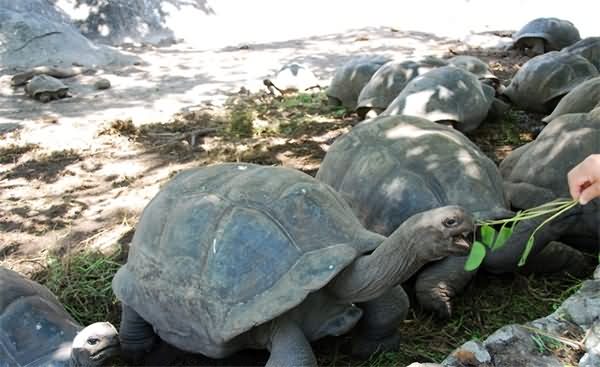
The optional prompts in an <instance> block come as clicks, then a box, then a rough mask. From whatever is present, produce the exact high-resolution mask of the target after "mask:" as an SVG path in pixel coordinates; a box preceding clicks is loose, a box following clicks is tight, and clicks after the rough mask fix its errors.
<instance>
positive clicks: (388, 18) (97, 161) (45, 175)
mask: <svg viewBox="0 0 600 367" xmlns="http://www.w3.org/2000/svg"><path fill="white" fill-rule="evenodd" d="M248 3H249V2H235V3H234V2H232V1H223V2H220V3H219V5H218V6H217V5H216V4H214V5H213V4H210V5H212V11H213V13H212V14H208V15H205V16H204V17H202V18H199V19H196V20H195V24H196V25H197V27H196V28H197V29H196V33H195V35H196V37H190V39H191V40H192V41H193V42H187V43H180V44H175V45H173V46H170V47H160V48H155V47H151V46H144V45H131V46H128V47H127V48H125V49H123V52H127V53H131V54H134V55H136V56H138V57H139V59H140V62H139V63H137V65H130V66H127V67H122V68H111V67H106V68H95V69H92V70H89V71H88V72H86V73H84V74H82V75H79V76H76V77H73V78H69V79H65V80H64V82H65V84H67V85H68V86H69V87H70V93H71V97H70V98H66V99H62V100H59V101H53V102H51V103H47V104H43V103H40V102H37V101H34V100H32V99H30V98H28V97H27V96H26V95H25V93H24V91H23V88H22V87H20V88H13V87H11V86H10V83H9V81H10V76H11V74H12V73H14V71H12V70H6V69H5V70H3V71H2V75H0V148H1V149H4V150H2V152H3V153H2V154H4V157H1V158H2V163H1V164H0V201H1V203H2V204H1V205H0V261H1V260H2V259H3V258H4V259H8V258H10V259H14V258H21V257H23V258H28V257H29V258H30V257H36V256H39V255H40V252H41V251H46V250H49V249H55V248H59V249H69V248H71V247H73V246H75V247H77V246H81V245H85V246H87V245H94V246H97V247H102V246H105V245H109V244H114V243H115V240H116V239H118V238H120V236H122V235H124V234H126V233H129V231H130V230H131V228H132V227H131V224H132V223H134V222H135V219H136V218H137V216H138V215H139V213H140V211H141V209H142V208H143V207H144V206H145V205H146V203H147V202H148V200H149V199H150V198H151V197H152V196H154V194H155V193H156V192H157V190H158V189H159V185H160V183H161V182H164V181H165V180H166V179H167V178H168V177H170V175H171V174H173V172H175V171H177V170H180V169H182V168H185V167H188V166H190V165H194V164H201V162H200V161H195V162H185V163H182V162H181V161H179V160H173V159H170V158H169V157H165V156H164V155H162V154H161V153H160V152H157V151H153V150H152V149H151V148H152V147H151V146H150V147H149V146H145V147H143V146H140V145H139V144H134V143H133V142H131V141H130V140H128V139H127V137H124V136H115V135H99V132H100V131H102V130H103V129H106V127H107V126H108V125H109V124H110V123H111V122H112V121H115V120H116V119H121V120H127V119H131V120H132V122H133V124H134V125H136V126H138V127H139V126H141V125H144V124H148V123H153V122H168V121H170V120H171V119H172V117H173V115H174V114H175V113H177V112H179V111H204V110H205V111H209V112H211V113H213V112H215V111H218V110H219V108H220V106H221V105H222V103H223V102H224V101H225V99H226V98H227V97H228V96H230V95H232V94H234V93H236V92H237V91H239V90H240V88H242V87H244V88H246V89H248V90H251V91H256V90H258V89H259V88H260V87H261V85H262V83H261V81H262V79H263V78H265V77H268V76H270V75H273V74H274V73H275V72H276V71H277V70H278V69H279V68H280V67H281V66H282V65H284V64H285V63H288V62H292V61H294V62H301V63H303V64H305V65H307V66H308V67H309V68H310V69H312V70H313V71H314V72H315V74H316V75H317V76H318V77H319V78H320V79H321V80H323V84H324V85H326V84H327V81H328V80H329V79H330V78H331V77H332V76H333V73H334V71H335V69H336V67H338V66H339V65H341V64H343V63H344V62H345V61H347V60H349V59H351V58H353V57H356V56H359V55H372V54H379V55H385V56H389V57H391V58H396V59H401V58H408V57H420V56H424V55H438V56H441V55H443V54H446V53H448V52H449V50H460V49H461V47H464V45H465V43H464V42H460V40H462V41H466V42H467V44H470V45H472V46H477V45H482V46H493V45H497V44H498V43H500V44H506V42H507V39H502V38H500V37H491V38H490V37H488V36H486V37H483V38H481V37H478V36H473V35H472V34H471V35H470V32H472V31H474V30H477V31H484V30H486V29H491V27H492V26H495V27H496V28H495V29H506V28H507V27H508V26H512V25H514V23H515V22H521V20H522V22H524V21H525V20H523V19H527V18H524V17H528V18H529V19H531V18H532V17H534V15H533V14H535V12H536V9H534V7H535V6H533V5H532V4H533V2H527V1H523V2H518V1H513V0H509V3H510V4H508V5H512V6H513V8H516V7H520V9H521V10H522V12H519V13H518V14H517V13H515V14H516V15H514V16H512V15H511V14H512V13H511V14H508V13H507V12H506V10H505V9H504V7H502V9H503V10H501V11H502V12H504V13H503V14H502V18H501V19H500V20H502V22H500V23H502V24H498V22H497V21H498V20H499V18H497V17H494V16H491V15H490V14H489V12H488V10H487V9H486V7H487V6H486V5H485V4H484V2H482V1H472V2H470V4H469V2H468V1H462V0H461V1H458V0H453V1H449V2H442V3H443V4H445V5H443V6H441V5H439V2H433V1H421V2H419V3H418V4H417V5H415V6H416V7H413V8H410V9H404V8H402V7H399V8H398V6H399V5H395V8H394V7H392V8H386V7H387V6H389V5H385V3H383V2H382V1H379V0H378V1H374V2H370V3H369V6H364V4H362V2H361V3H358V2H356V1H348V2H344V3H341V2H340V1H332V2H331V3H330V2H327V3H323V2H319V3H318V4H317V3H316V2H315V1H313V0H309V1H307V2H305V3H304V5H303V6H301V7H298V8H294V9H289V8H286V7H283V5H281V4H280V3H279V2H274V1H264V0H263V1H257V2H252V3H253V4H254V5H253V6H252V7H251V8H249V5H248ZM548 4H554V2H548ZM342 5H343V6H342ZM359 5H363V6H362V7H360V6H359ZM467 5H469V7H468V8H466V7H465V6H467ZM548 6H549V5H548ZM557 8H558V3H556V4H554V5H553V7H550V8H545V10H544V11H542V12H540V15H553V14H550V13H553V12H554V13H556V12H557V11H556V10H557ZM377 9H379V10H381V11H379V12H378V11H377ZM432 9H437V10H438V11H436V12H435V14H432V12H431V10H432ZM466 9H468V12H467V10H466ZM548 9H551V10H552V9H553V11H549V10H548ZM569 9H570V8H569ZM317 10H318V11H317ZM394 11H396V14H394ZM569 12H571V13H570V14H573V12H572V10H569ZM180 14H183V15H181V16H183V17H184V18H185V13H180ZM259 15H260V16H259ZM396 15H397V17H396ZM188 18H189V17H188ZM580 18H581V17H580ZM333 19H335V21H333ZM176 20H177V19H174V20H173V21H176ZM184 20H185V21H184ZM217 20H219V21H218V22H217ZM193 21H194V19H183V20H182V19H179V23H180V24H182V25H183V26H182V27H180V28H178V29H180V30H181V34H182V35H185V30H186V29H187V30H188V32H191V30H190V29H188V28H189V27H188V28H186V27H185V25H186V24H189V23H190V22H191V23H192V24H193ZM522 22H521V23H522ZM580 23H581V24H582V25H583V26H584V27H586V26H587V24H588V22H587V21H585V22H583V21H581V22H580ZM211 24H212V27H213V28H214V31H213V32H211V31H210V30H209V29H207V27H211ZM373 24H378V26H376V27H373V26H367V25H373ZM382 24H386V25H382ZM387 24H389V25H387ZM504 26H507V27H504ZM351 27H355V28H353V29H348V28H351ZM411 29H417V30H416V31H415V30H411ZM426 29H429V30H428V31H426ZM582 33H583V32H582ZM583 34H584V35H585V33H583ZM100 77H102V78H106V79H108V80H110V82H111V84H112V87H111V88H110V89H108V90H103V91H99V90H95V89H94V88H93V83H94V81H96V80H97V79H98V78H100ZM195 123H196V124H197V125H198V126H200V127H201V126H202V124H203V123H204V122H202V121H196V122H195ZM208 124H209V125H210V123H208ZM319 139H321V138H319V137H316V140H312V141H311V142H310V144H314V145H315V146H319V145H322V144H323V143H322V141H326V140H327V139H329V141H331V137H324V138H322V139H321V140H319ZM281 144H282V146H285V144H289V141H286V142H284V143H281ZM292 144H296V145H298V144H301V143H298V142H293V143H292ZM204 148H206V147H204ZM235 149H239V147H237V148H235ZM15 152H16V153H15ZM278 154H279V153H278ZM319 154H324V151H322V150H319ZM284 155H285V154H284ZM223 159H231V156H229V157H228V158H227V157H226V158H223ZM236 159H238V158H236ZM286 159H288V158H286V157H285V156H284V157H283V158H281V159H279V158H277V159H275V160H273V159H272V160H267V162H269V163H270V162H272V161H273V162H275V163H283V162H285V161H286ZM213 161H214V160H213ZM292 165H293V164H292Z"/></svg>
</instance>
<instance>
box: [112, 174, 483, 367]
mask: <svg viewBox="0 0 600 367" xmlns="http://www.w3.org/2000/svg"><path fill="white" fill-rule="evenodd" d="M472 225H473V221H472V219H471V217H470V215H469V214H467V213H466V212H465V211H464V210H463V209H462V208H460V207H458V206H447V207H444V208H439V209H435V210H431V211H428V212H425V213H422V214H417V215H415V216H412V217H411V218H409V219H407V220H406V222H405V223H404V224H403V225H402V226H401V227H399V228H398V229H397V230H396V231H395V232H393V233H392V234H391V235H390V236H389V237H384V236H382V235H380V234H377V233H374V232H371V231H368V230H367V229H365V228H364V227H363V226H362V225H361V224H360V222H359V221H358V219H357V218H356V216H355V215H354V213H353V212H352V210H351V209H350V208H349V207H348V205H347V204H346V203H345V202H344V200H343V199H342V198H341V197H340V196H339V195H338V194H337V193H336V192H335V191H334V190H333V189H332V188H331V187H329V186H328V185H325V184H323V183H321V182H319V181H317V180H315V179H314V178H313V177H311V176H309V175H307V174H304V173H302V172H299V171H296V170H292V169H289V168H283V167H267V166H258V165H253V164H231V163H230V164H221V165H214V166H208V167H201V168H196V169H191V170H188V171H185V172H182V173H180V174H178V175H177V176H176V177H175V178H173V179H172V180H171V181H170V182H169V183H168V184H167V185H166V186H164V187H163V188H162V190H161V191H160V192H159V193H158V194H157V196H156V197H154V199H152V201H151V202H150V203H149V204H148V206H147V207H146V208H145V209H144V211H143V213H142V216H141V219H140V222H139V223H138V226H137V228H136V231H135V235H134V237H133V240H132V243H131V248H130V252H129V255H128V256H129V257H128V260H127V264H125V265H124V266H123V267H121V268H120V269H119V271H118V272H117V274H116V275H115V277H114V280H113V290H114V292H115V294H116V296H117V297H118V298H119V300H121V302H122V306H123V314H122V320H121V330H120V337H121V346H122V349H123V353H124V356H126V357H127V356H131V357H133V356H139V355H141V354H143V353H144V352H145V351H147V350H148V349H150V348H152V345H153V343H154V340H155V335H158V336H159V337H160V338H161V339H162V340H164V341H166V342H167V343H169V344H171V345H173V346H175V347H178V348H179V349H182V350H184V351H189V352H196V353H202V354H204V355H206V356H208V357H212V358H221V357H225V356H227V355H229V354H231V353H234V352H235V351H238V350H240V349H242V348H267V349H269V350H270V352H271V355H270V358H269V360H268V362H267V365H268V366H299V365H302V366H304V365H312V366H316V360H315V357H314V355H313V352H312V350H311V347H310V344H309V342H310V341H312V340H315V339H318V338H321V337H323V336H326V335H340V334H343V333H346V332H347V331H349V330H350V329H351V328H353V326H354V325H355V324H356V323H357V322H359V319H361V315H362V319H361V320H360V323H359V325H358V328H357V329H356V330H357V331H358V333H357V337H358V340H359V341H361V344H359V345H367V346H368V345H371V346H372V350H371V351H374V350H376V349H378V348H379V347H381V346H382V345H386V343H388V342H391V343H390V344H389V346H390V347H394V346H396V347H397V346H398V345H397V343H398V339H397V336H396V332H397V328H398V326H399V323H400V322H401V320H402V319H403V318H404V317H405V315H406V312H407V309H408V304H407V296H406V294H405V293H404V291H403V290H402V288H401V286H400V284H401V283H403V282H404V281H405V280H406V279H407V278H409V277H410V276H411V275H412V274H414V273H415V272H416V271H418V270H419V268H420V267H422V266H423V265H425V264H426V263H428V262H430V261H434V260H438V259H441V258H444V257H446V256H448V255H451V254H465V252H467V251H468V250H469V247H470V246H469V244H468V242H467V241H466V240H465V239H464V235H465V234H468V232H469V231H471V230H472ZM362 343H364V344H362ZM384 349H385V348H384Z"/></svg>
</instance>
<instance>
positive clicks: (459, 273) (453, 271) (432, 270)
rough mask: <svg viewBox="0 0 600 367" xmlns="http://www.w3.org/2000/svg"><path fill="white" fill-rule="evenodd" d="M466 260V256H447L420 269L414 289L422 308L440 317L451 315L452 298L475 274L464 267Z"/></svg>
mask: <svg viewBox="0 0 600 367" xmlns="http://www.w3.org/2000/svg"><path fill="white" fill-rule="evenodd" d="M466 260H467V257H466V256H449V257H447V258H445V259H443V260H440V261H437V262H435V263H432V264H430V265H428V266H427V267H425V268H424V269H422V270H421V272H420V273H419V274H418V275H417V280H416V283H415V290H416V295H417V300H418V302H419V304H420V305H421V307H422V308H423V309H425V310H428V311H431V312H433V313H434V314H435V315H436V316H437V317H439V318H441V319H447V318H449V317H450V316H451V315H452V303H451V301H452V298H453V297H454V296H455V295H456V294H458V293H460V292H461V291H462V290H463V289H464V288H465V287H466V286H467V284H468V283H469V282H470V281H471V279H472V278H473V277H474V276H475V274H476V271H466V270H465V269H464V267H465V262H466Z"/></svg>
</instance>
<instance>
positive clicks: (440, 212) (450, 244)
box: [411, 206, 474, 259]
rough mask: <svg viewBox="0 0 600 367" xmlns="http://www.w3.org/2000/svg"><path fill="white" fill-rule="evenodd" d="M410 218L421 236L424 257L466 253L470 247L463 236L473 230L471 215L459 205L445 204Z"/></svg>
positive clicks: (432, 257)
mask: <svg viewBox="0 0 600 367" xmlns="http://www.w3.org/2000/svg"><path fill="white" fill-rule="evenodd" d="M411 219H412V220H415V222H416V223H414V226H415V229H420V230H418V232H417V233H420V234H421V235H422V236H423V238H421V239H420V241H421V242H422V243H423V246H422V251H425V252H427V254H426V255H425V257H426V258H430V259H434V258H441V257H445V256H449V255H466V254H468V253H469V250H470V248H471V245H470V243H469V242H468V241H467V239H466V238H465V237H466V236H467V235H469V234H470V233H471V232H473V228H474V222H473V218H472V216H471V215H470V214H469V213H468V212H467V211H465V210H464V209H463V208H461V207H459V206H445V207H441V208H437V209H432V210H428V211H426V212H423V213H420V215H416V216H414V217H413V218H411Z"/></svg>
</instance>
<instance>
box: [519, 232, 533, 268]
mask: <svg viewBox="0 0 600 367" xmlns="http://www.w3.org/2000/svg"><path fill="white" fill-rule="evenodd" d="M534 242H535V237H534V236H533V235H531V237H529V240H527V244H526V245H525V250H524V251H523V255H521V259H520V260H519V266H523V265H525V262H526V261H527V257H528V256H529V253H530V252H531V249H532V248H533V243H534Z"/></svg>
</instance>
